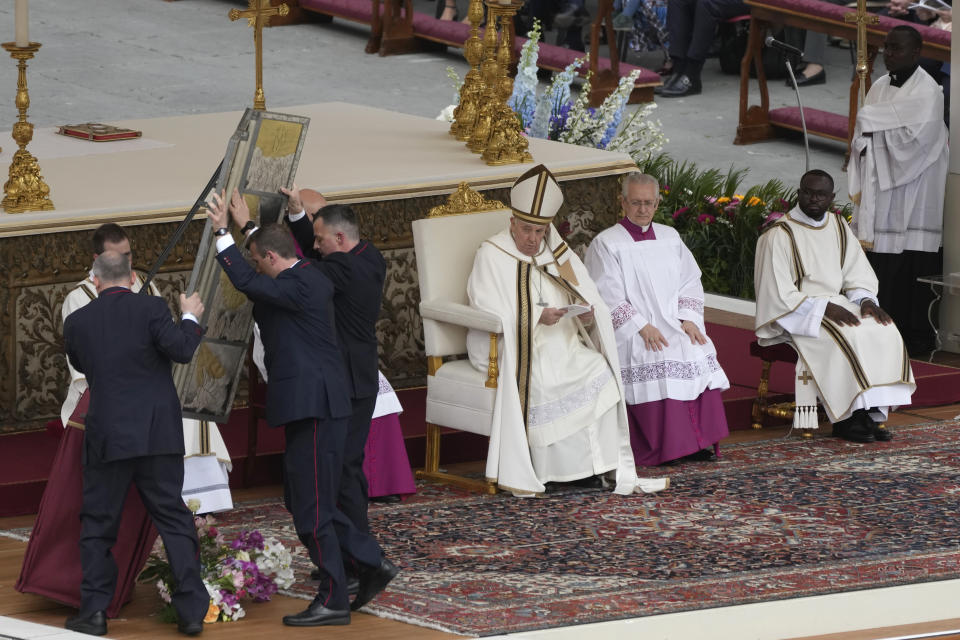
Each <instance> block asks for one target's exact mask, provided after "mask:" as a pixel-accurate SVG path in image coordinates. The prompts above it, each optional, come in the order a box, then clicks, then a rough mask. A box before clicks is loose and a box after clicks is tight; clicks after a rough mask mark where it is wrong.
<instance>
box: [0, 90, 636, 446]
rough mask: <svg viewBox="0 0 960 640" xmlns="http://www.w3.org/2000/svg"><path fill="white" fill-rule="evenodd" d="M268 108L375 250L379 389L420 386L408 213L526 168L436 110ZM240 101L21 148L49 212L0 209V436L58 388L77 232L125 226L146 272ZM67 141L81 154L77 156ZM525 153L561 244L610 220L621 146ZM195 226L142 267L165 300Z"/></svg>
mask: <svg viewBox="0 0 960 640" xmlns="http://www.w3.org/2000/svg"><path fill="white" fill-rule="evenodd" d="M275 108H276V109H277V110H278V111H283V112H285V113H290V114H295V115H301V116H305V117H308V118H310V121H311V122H310V132H309V135H308V137H307V141H306V145H305V147H304V149H303V153H302V156H301V158H300V167H299V171H298V174H297V184H298V185H300V186H302V187H309V188H312V189H316V190H318V191H320V192H321V193H323V194H324V195H325V196H326V197H327V199H328V200H329V201H330V202H331V203H334V202H337V203H346V204H350V205H351V206H352V207H353V208H354V209H355V211H356V212H357V214H358V216H359V217H360V220H361V234H362V236H363V237H365V238H367V239H369V240H371V241H373V242H374V244H376V245H377V246H378V247H379V248H380V250H381V251H382V252H383V254H384V257H385V258H386V259H387V264H388V272H387V280H386V290H385V292H384V300H383V309H382V310H381V315H380V322H379V324H378V334H379V338H380V366H381V369H382V370H383V371H384V373H385V374H386V375H387V377H388V378H389V379H390V381H391V382H392V383H393V385H394V386H395V387H400V388H403V387H410V386H417V385H421V384H423V383H424V379H425V376H426V370H425V364H424V363H425V359H424V356H423V332H422V329H421V326H420V314H419V312H418V305H419V302H420V295H419V290H418V287H417V273H416V264H415V260H414V255H413V239H412V235H411V230H410V223H411V222H412V221H413V220H416V219H418V218H422V217H425V216H426V215H427V213H428V211H429V210H430V209H431V208H432V207H436V206H444V205H446V203H447V198H448V196H449V195H450V194H452V193H454V192H455V191H457V188H458V185H459V183H461V182H467V183H468V184H469V185H470V187H471V188H472V189H473V190H476V191H480V192H482V193H483V195H484V196H485V197H487V198H493V199H497V200H501V201H504V202H506V201H508V200H509V197H508V191H509V187H510V185H511V184H512V183H513V180H514V179H515V178H516V177H517V176H519V175H520V174H521V173H523V172H524V171H526V170H527V169H529V168H530V166H531V165H530V164H517V165H508V166H488V165H486V164H485V163H484V162H483V160H482V159H481V158H480V157H479V156H478V155H475V154H473V153H471V152H470V151H469V150H467V149H466V148H465V147H464V146H463V143H461V142H458V141H457V140H456V139H455V138H454V137H452V136H450V135H449V134H448V133H447V131H448V129H449V125H448V124H447V123H445V122H438V121H435V120H431V119H427V118H419V117H416V116H409V115H403V114H398V113H392V112H389V111H384V110H381V109H374V108H370V107H361V106H356V105H350V104H344V103H324V104H316V105H306V106H294V107H278V108H277V107H275ZM241 113H242V112H240V111H236V112H228V113H216V114H204V115H197V116H183V117H173V118H157V119H151V120H131V121H122V122H115V123H111V124H113V125H115V126H118V127H125V128H130V129H136V130H140V131H143V138H142V139H143V140H145V141H146V142H145V143H144V144H143V145H141V146H138V147H136V148H126V149H128V150H125V147H124V146H123V145H124V144H127V143H117V146H116V150H115V151H112V149H113V147H112V145H111V146H110V147H111V149H110V150H111V152H110V153H105V152H104V145H98V144H96V143H93V142H89V143H87V142H85V141H80V140H72V139H68V138H63V137H62V136H56V138H59V139H62V140H64V142H65V143H68V144H70V145H71V148H70V149H69V150H67V151H65V152H63V153H60V152H58V149H57V148H56V146H55V145H54V146H53V147H52V148H50V149H47V150H46V151H45V153H43V154H41V153H40V151H39V149H38V150H35V151H34V153H35V154H36V155H37V156H38V160H40V162H41V164H42V166H43V171H44V178H45V179H46V181H47V184H49V185H50V193H51V197H52V199H53V201H54V202H55V203H56V206H57V209H56V210H54V211H37V212H29V213H18V214H9V213H6V212H0V274H3V275H2V280H0V336H2V343H0V433H4V432H7V433H8V432H13V431H22V430H30V429H38V428H42V427H43V425H44V424H45V423H46V422H47V421H48V420H50V419H52V418H54V417H56V416H57V415H58V414H59V410H60V404H61V403H62V401H63V397H64V395H65V394H66V389H67V372H66V367H65V362H64V355H63V346H62V336H61V331H62V322H61V318H60V308H61V305H62V303H63V298H64V296H65V295H66V294H67V292H68V291H69V290H70V289H71V288H72V287H73V286H74V285H75V284H76V283H77V282H78V281H79V280H81V279H82V278H84V277H86V275H87V272H88V270H89V268H90V265H91V263H92V248H91V247H90V232H91V230H92V229H94V228H96V227H97V226H99V225H100V224H102V223H103V222H117V223H119V224H121V225H123V226H124V227H126V229H127V232H128V233H129V234H130V238H131V245H132V247H133V258H134V260H133V262H134V266H135V268H137V269H140V270H146V269H148V268H149V267H150V266H151V265H152V263H153V261H154V260H155V259H156V257H157V255H158V254H159V253H160V251H161V250H162V249H163V246H164V245H165V244H166V241H167V239H168V238H169V237H170V236H171V235H172V234H173V231H174V229H175V228H176V225H177V222H178V221H179V220H180V219H181V218H182V217H183V216H184V215H185V214H186V212H187V211H188V210H189V209H190V206H191V205H192V204H193V201H194V200H195V199H196V197H197V195H198V192H199V190H200V189H202V188H203V185H204V184H205V183H206V181H207V179H208V178H209V177H210V174H211V173H212V172H213V171H214V169H216V167H217V164H218V163H219V162H220V159H221V158H222V157H223V154H224V150H225V148H226V144H227V141H228V140H229V139H230V135H231V134H232V133H233V131H234V129H235V128H236V125H237V122H238V121H239V119H240V116H241ZM0 135H2V134H0ZM150 141H155V143H151V142H150ZM77 144H88V145H91V146H93V147H96V151H90V155H80V154H78V153H77V150H76V149H75V148H73V145H77ZM530 152H531V154H532V155H533V162H534V163H544V164H545V165H547V167H549V168H550V170H551V171H552V172H553V173H554V175H555V176H556V177H557V179H558V180H559V181H560V182H561V185H562V186H563V188H564V196H565V204H564V206H563V208H562V209H561V210H560V214H559V215H558V216H557V219H556V220H555V225H556V226H557V227H558V228H559V229H561V231H562V232H565V233H567V241H568V243H570V245H571V246H572V247H574V249H577V250H582V249H585V247H586V244H587V243H589V241H590V239H592V238H593V236H594V235H596V233H598V232H599V231H600V230H602V229H604V228H606V227H608V226H610V225H611V224H613V223H614V222H615V221H616V219H617V217H618V212H619V202H618V195H619V182H618V181H619V174H622V173H625V172H627V171H631V170H634V169H635V165H634V163H633V162H632V161H631V160H630V158H629V157H627V156H626V155H624V154H619V153H611V152H607V151H601V150H597V149H587V148H583V147H576V146H572V145H566V144H561V143H557V142H550V141H546V140H539V139H531V140H530ZM204 224H205V220H204V219H202V218H200V219H198V220H195V221H194V222H193V223H191V226H190V228H189V229H188V231H187V233H186V234H185V236H184V238H183V239H182V240H181V242H180V244H179V245H178V246H177V248H176V249H175V250H174V252H173V254H172V255H171V256H170V258H169V259H168V260H167V262H166V264H164V266H163V267H162V268H161V270H160V273H159V275H158V277H157V282H158V285H159V286H160V288H161V290H162V291H163V293H164V295H165V296H166V297H167V299H168V301H169V302H170V303H171V306H173V304H174V300H175V298H176V294H177V293H179V292H180V291H181V290H182V289H183V288H184V286H185V284H186V281H187V278H188V277H189V274H190V271H191V269H192V268H193V260H194V256H195V255H196V251H197V246H198V244H199V241H200V236H201V233H202V231H203V226H204ZM242 400H243V398H242V393H241V401H242Z"/></svg>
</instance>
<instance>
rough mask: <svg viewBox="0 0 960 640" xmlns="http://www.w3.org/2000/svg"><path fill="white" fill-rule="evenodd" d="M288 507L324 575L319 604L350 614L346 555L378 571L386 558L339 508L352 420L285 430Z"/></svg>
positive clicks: (292, 426)
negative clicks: (344, 451)
mask: <svg viewBox="0 0 960 640" xmlns="http://www.w3.org/2000/svg"><path fill="white" fill-rule="evenodd" d="M285 433H286V441H287V442H286V448H285V450H284V454H283V470H284V501H285V503H286V507H287V510H288V511H289V512H290V515H292V516H293V524H294V527H295V528H296V530H297V537H299V538H300V542H302V543H303V545H304V546H305V547H306V548H307V552H308V553H309V554H310V559H311V560H312V561H313V563H314V564H315V565H316V566H317V567H318V568H319V569H320V586H319V588H318V589H317V600H318V601H320V602H321V603H322V604H323V605H324V606H325V607H328V608H330V609H339V610H342V609H347V608H348V607H349V599H348V596H347V582H346V577H345V575H344V568H343V555H342V554H341V552H340V549H341V547H342V548H343V550H344V553H345V554H348V555H349V557H350V558H353V559H354V560H356V561H357V562H359V563H360V564H363V565H367V566H370V567H377V566H379V565H380V561H381V559H382V557H383V554H382V552H381V550H380V545H378V544H377V542H376V540H374V539H373V538H372V537H371V536H370V534H368V533H364V532H361V531H359V530H358V529H357V528H356V527H355V526H354V525H353V523H352V522H350V520H349V519H348V518H347V517H346V516H345V515H343V513H342V512H341V511H340V510H339V509H338V508H337V495H338V493H339V490H340V476H341V472H342V466H343V447H344V444H345V441H346V435H347V419H346V418H340V419H336V420H332V419H322V418H310V419H306V420H297V421H295V422H291V423H289V424H287V425H286V427H285Z"/></svg>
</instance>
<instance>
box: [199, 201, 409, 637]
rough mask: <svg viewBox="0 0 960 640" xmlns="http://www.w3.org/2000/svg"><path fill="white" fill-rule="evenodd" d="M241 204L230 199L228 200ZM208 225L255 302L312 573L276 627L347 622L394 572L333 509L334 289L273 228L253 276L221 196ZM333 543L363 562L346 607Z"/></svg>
mask: <svg viewBox="0 0 960 640" xmlns="http://www.w3.org/2000/svg"><path fill="white" fill-rule="evenodd" d="M239 200H240V196H239V194H238V193H236V192H235V193H234V195H233V201H234V203H236V202H237V201H239ZM209 219H210V221H211V224H212V225H213V228H214V229H216V231H215V232H214V233H215V235H216V236H217V251H218V253H217V260H218V261H219V262H220V265H221V266H222V267H223V269H224V271H225V272H226V274H227V276H228V277H229V278H230V281H231V282H232V283H233V286H235V287H236V288H237V289H238V290H240V291H242V292H243V293H245V294H246V295H247V297H248V298H250V299H251V300H252V301H253V303H254V307H253V315H254V318H255V319H256V321H257V324H258V325H259V327H260V336H261V339H262V340H263V346H264V353H265V358H264V360H265V365H266V369H267V373H268V378H269V380H268V382H267V403H266V404H267V406H266V418H267V423H268V424H270V425H271V426H279V425H284V427H285V435H286V449H285V451H284V471H285V475H284V490H285V496H284V497H285V501H286V504H287V509H288V510H289V511H290V513H291V515H292V516H293V522H294V526H295V527H296V530H297V535H298V537H299V538H300V541H301V542H303V544H304V546H306V547H307V550H308V552H309V553H310V558H311V560H313V562H314V564H315V565H316V566H317V567H319V569H320V585H319V588H318V592H317V596H316V598H314V601H313V603H311V605H310V606H309V607H307V609H306V610H305V611H303V612H301V613H299V614H296V615H291V616H285V617H284V619H283V622H284V624H287V625H291V626H316V625H335V624H349V622H350V611H349V609H350V608H352V609H358V608H360V607H361V606H363V605H364V604H366V603H367V602H369V601H370V600H371V599H373V597H374V596H376V594H377V593H379V592H380V591H382V590H383V589H384V588H385V587H386V585H387V583H389V582H390V580H392V579H393V577H394V576H395V575H396V573H397V568H396V567H395V566H394V565H393V563H391V562H390V561H389V560H387V559H386V558H384V557H383V554H382V552H381V550H380V546H379V545H378V544H377V542H376V541H375V540H374V539H373V538H372V537H371V536H370V535H369V534H367V533H365V532H362V531H359V530H358V529H357V528H356V527H355V526H354V525H353V524H352V523H351V522H350V520H349V519H347V518H346V516H344V515H343V513H341V512H340V510H339V509H338V508H337V506H336V500H337V492H338V489H339V485H340V474H341V468H342V464H343V449H344V442H345V440H346V435H347V421H348V418H349V416H350V413H351V404H350V388H351V385H350V383H349V380H348V379H347V377H346V375H345V371H344V364H343V359H342V356H341V354H340V350H339V347H338V346H337V340H336V334H335V332H334V312H333V294H334V288H333V284H332V283H331V282H330V280H329V279H328V278H327V277H326V276H325V275H324V274H323V273H322V272H321V271H320V270H319V269H316V268H314V267H313V265H312V264H311V262H310V261H309V260H306V259H305V260H300V259H298V258H297V255H296V246H295V242H294V240H293V237H292V236H291V235H290V233H289V231H288V230H287V229H285V228H284V227H282V226H280V225H266V226H264V227H262V228H260V229H257V230H256V231H253V232H252V233H251V234H250V237H249V243H250V255H251V258H252V260H253V262H254V264H255V265H256V271H254V269H253V268H251V267H250V265H248V264H247V263H246V261H245V260H244V259H243V256H242V254H241V253H240V251H239V249H238V248H237V247H236V245H235V244H234V242H233V238H232V236H230V234H229V233H228V231H227V223H228V213H227V204H226V202H225V201H224V198H223V194H214V196H213V201H212V203H211V204H210V205H209ZM341 546H342V547H343V548H344V550H345V551H346V552H347V553H349V555H350V557H351V558H353V559H354V560H356V561H357V562H358V563H360V565H361V567H360V572H359V573H360V576H359V577H360V585H359V591H358V593H357V597H356V599H355V600H354V602H353V603H352V604H350V603H349V600H348V595H347V588H346V587H347V585H346V577H345V574H344V567H343V560H342V555H341V552H340V547H341ZM348 605H349V607H348Z"/></svg>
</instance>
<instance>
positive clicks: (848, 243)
mask: <svg viewBox="0 0 960 640" xmlns="http://www.w3.org/2000/svg"><path fill="white" fill-rule="evenodd" d="M833 197H834V186H833V178H831V177H830V175H829V174H828V173H826V172H824V171H821V170H819V169H814V170H812V171H808V172H807V173H805V174H804V175H803V178H802V179H801V180H800V191H799V202H798V204H797V206H796V207H794V208H793V209H792V210H791V211H790V212H788V213H787V215H785V216H784V217H783V218H781V219H780V220H778V221H777V222H776V223H774V224H772V225H770V226H769V227H768V228H767V229H766V230H764V231H763V232H762V234H761V235H760V239H759V240H758V241H757V254H756V261H755V263H754V284H755V288H756V292H757V316H756V319H755V327H756V332H757V336H758V337H759V338H760V340H759V341H760V344H761V345H770V344H776V343H778V342H785V341H786V342H789V343H790V344H791V345H792V346H793V347H794V348H795V349H796V350H797V353H798V354H799V356H800V357H799V360H798V362H797V379H796V394H797V395H796V404H797V409H796V413H795V415H794V425H795V426H797V427H800V428H816V427H817V424H816V402H817V399H818V398H819V400H820V402H821V404H822V405H823V408H824V409H825V410H826V413H827V417H828V418H829V419H830V422H832V423H833V435H835V436H838V437H841V438H844V439H847V440H851V441H853V442H874V441H876V440H890V439H891V438H892V434H891V433H890V432H889V431H888V430H887V429H886V428H884V427H883V425H882V424H881V423H882V422H883V421H884V420H886V417H887V412H888V410H889V409H890V408H891V407H893V408H896V407H897V406H899V405H903V404H909V403H910V396H911V395H912V394H913V391H914V390H915V389H916V387H917V385H916V384H915V383H914V381H913V371H912V370H911V369H910V359H909V357H908V356H907V351H906V349H905V348H904V344H903V340H902V338H901V337H900V333H899V332H898V331H897V327H896V325H895V324H894V323H893V321H892V320H891V319H890V316H889V315H887V313H886V312H885V311H883V309H881V308H880V306H879V305H878V304H877V277H876V275H875V274H874V272H873V269H872V268H871V267H870V263H869V262H868V261H867V257H866V255H865V254H864V252H863V249H862V248H861V247H860V243H859V242H857V238H856V236H855V235H854V234H853V231H851V230H850V228H849V227H848V226H847V223H846V221H845V220H844V219H843V217H842V216H840V215H839V214H835V213H831V212H829V209H830V204H831V203H832V202H833Z"/></svg>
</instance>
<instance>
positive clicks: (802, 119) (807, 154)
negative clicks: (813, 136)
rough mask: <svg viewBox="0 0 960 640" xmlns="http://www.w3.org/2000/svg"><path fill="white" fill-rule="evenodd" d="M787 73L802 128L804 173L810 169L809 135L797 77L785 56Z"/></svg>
mask: <svg viewBox="0 0 960 640" xmlns="http://www.w3.org/2000/svg"><path fill="white" fill-rule="evenodd" d="M786 65H787V74H788V75H789V76H790V83H791V84H792V85H793V91H794V93H796V94H797V107H799V108H800V127H801V128H802V129H803V152H804V157H805V161H804V165H803V166H804V169H803V172H804V173H806V172H807V171H810V136H809V135H807V119H806V117H805V116H804V115H803V103H802V102H800V86H799V85H798V84H797V78H796V76H794V75H793V65H792V64H790V59H789V58H787V61H786Z"/></svg>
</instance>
